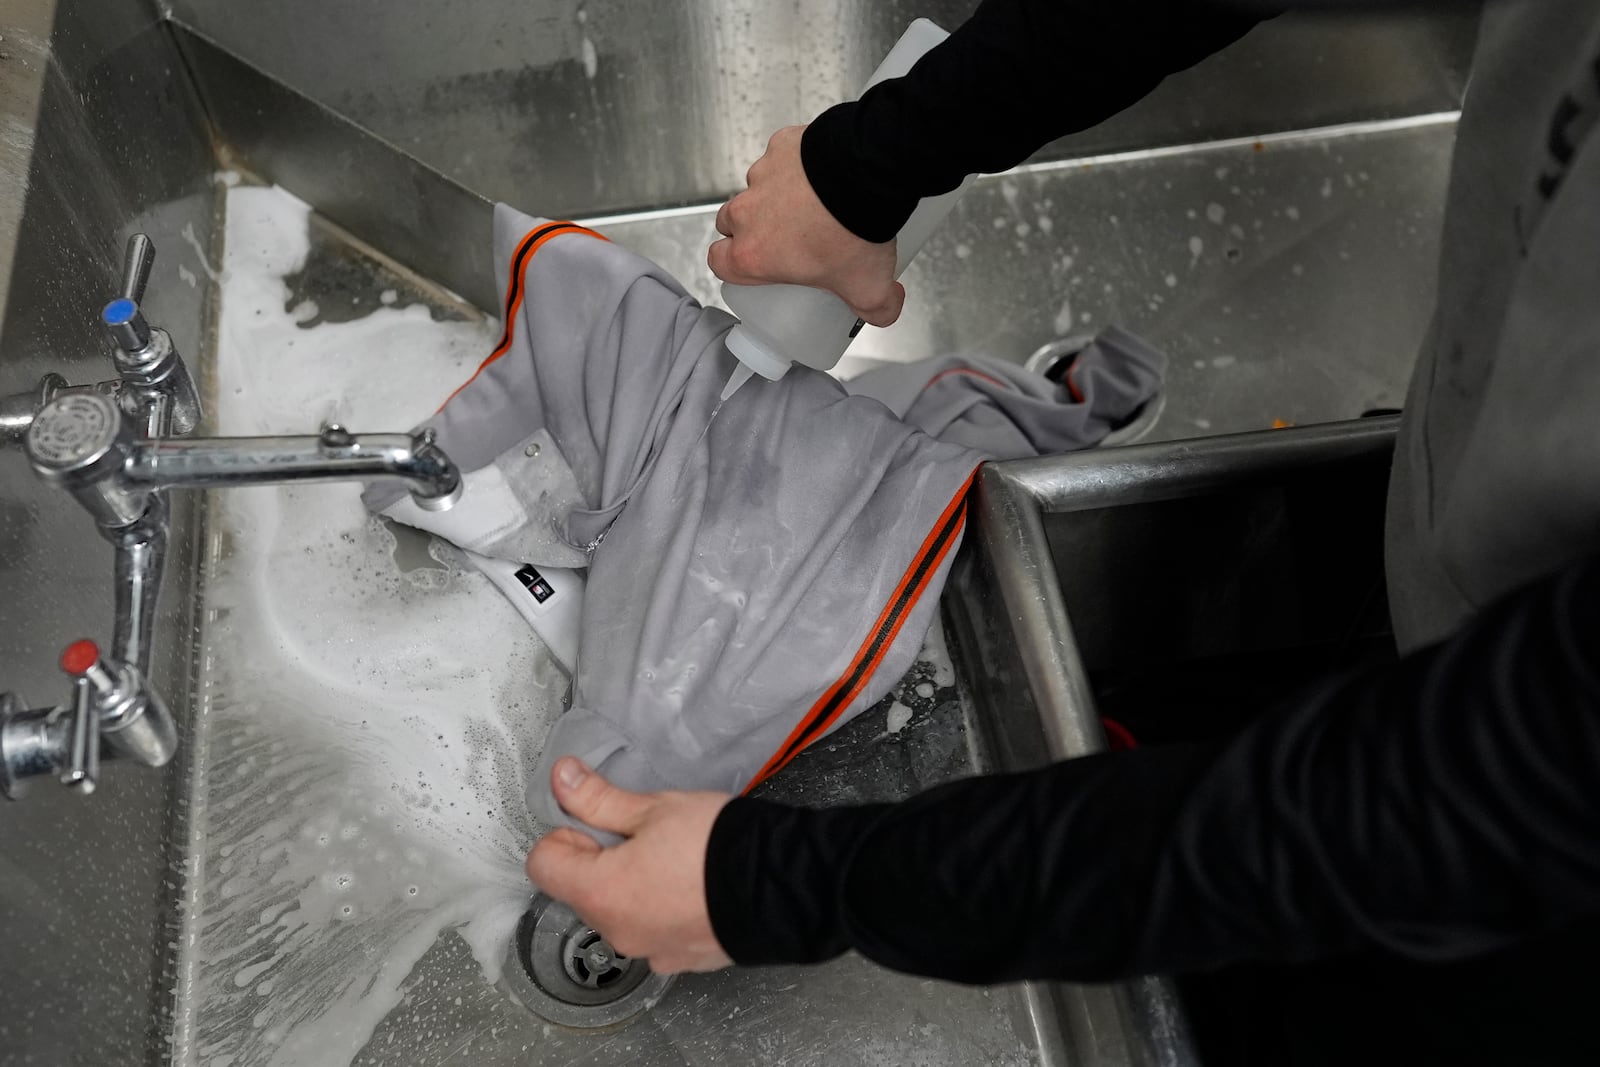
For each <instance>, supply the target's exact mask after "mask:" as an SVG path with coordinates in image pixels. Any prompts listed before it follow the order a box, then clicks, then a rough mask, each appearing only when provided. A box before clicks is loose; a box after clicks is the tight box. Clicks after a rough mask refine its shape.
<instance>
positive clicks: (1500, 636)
mask: <svg viewBox="0 0 1600 1067" xmlns="http://www.w3.org/2000/svg"><path fill="white" fill-rule="evenodd" d="M706 896H707V900H708V903H709V906H710V910H711V919H712V924H713V926H714V928H715V931H716V934H717V938H718V940H719V941H721V943H722V945H723V947H724V948H725V949H727V951H728V953H729V954H730V955H731V956H732V957H733V958H734V959H735V960H736V961H738V962H740V963H747V964H748V963H774V962H816V961H820V960H824V959H828V958H830V957H832V956H835V955H838V954H839V953H841V952H843V951H845V950H846V949H849V948H854V949H857V950H859V951H860V952H861V953H863V954H864V955H866V956H868V957H869V958H871V959H874V960H876V961H878V962H880V963H883V964H885V965H887V966H890V967H894V968H897V969H900V970H906V971H912V972H916V973H920V974H927V975H932V976H935V977H940V978H947V979H953V980H957V981H965V982H997V981H1005V980H1011V979H1020V978H1063V979H1076V980H1089V979H1110V978H1117V977H1123V976H1129V975H1136V974H1148V973H1157V972H1169V971H1184V970H1193V969H1197V968H1209V967H1215V966H1218V965H1222V964H1226V963H1229V962H1234V961H1239V960H1267V961H1298V960H1306V959H1311V958H1316V957H1323V956H1328V955H1332V954H1336V953H1341V952H1348V951H1353V950H1360V949H1364V948H1365V949H1381V950H1385V951H1387V952H1390V953H1394V954H1398V955H1401V956H1405V957H1409V958H1413V959H1425V960H1426V959H1449V958H1458V957H1463V956H1469V955H1472V954H1474V953H1479V952H1484V951H1488V950H1490V949H1493V948H1496V947H1498V946H1500V945H1503V944H1505V943H1508V942H1510V941H1512V940H1514V939H1517V938H1522V937H1526V936H1530V935H1535V934H1538V933H1541V932H1545V931H1549V930H1552V929H1555V928H1557V927H1559V926H1561V925H1562V924H1564V923H1566V922H1569V921H1571V920H1574V919H1577V918H1580V917H1583V916H1587V915H1592V914H1596V913H1600V555H1595V556H1591V557H1589V558H1587V559H1586V560H1584V561H1583V562H1581V563H1580V564H1577V565H1574V566H1572V567H1570V568H1568V569H1567V570H1565V571H1564V572H1562V573H1560V574H1558V575H1555V576H1553V577H1550V578H1547V579H1545V580H1543V581H1540V582H1537V583H1535V584H1534V585H1531V586H1529V587H1527V588H1525V589H1523V590H1521V591H1519V592H1518V593H1516V594H1514V595H1512V596H1511V597H1509V598H1507V599H1506V600H1505V601H1503V602H1502V603H1500V604H1498V605H1496V606H1494V607H1493V608H1491V609H1489V610H1486V611H1485V612H1483V613H1482V614H1481V615H1480V616H1479V617H1478V618H1476V619H1475V620H1474V621H1473V622H1472V623H1471V624H1469V625H1468V626H1467V627H1466V628H1465V629H1464V630H1463V631H1462V632H1461V633H1459V634H1457V635H1456V636H1455V637H1454V638H1452V639H1451V640H1449V641H1446V642H1445V643H1443V644H1440V645H1436V646H1434V647H1431V648H1429V649H1425V650H1423V651H1420V652H1417V653H1414V654H1412V655H1410V656H1407V657H1405V658H1403V659H1401V660H1400V661H1398V662H1397V663H1395V664H1393V665H1391V666H1387V667H1384V668H1382V669H1378V670H1373V671H1369V672H1366V673H1362V674H1358V675H1354V676H1349V677H1344V678H1340V679H1337V680H1333V681H1329V682H1327V683H1325V684H1324V685H1322V686H1320V687H1319V688H1317V689H1316V690H1314V691H1313V692H1311V693H1310V694H1308V695H1305V696H1303V697H1302V698H1300V699H1298V700H1296V701H1294V702H1292V703H1291V704H1290V705H1287V706H1286V707H1284V708H1283V709H1281V710H1279V711H1277V712H1275V713H1270V714H1267V715H1264V716H1263V717H1262V718H1260V719H1259V720H1258V721H1256V722H1255V723H1254V724H1253V725H1252V726H1251V727H1249V728H1247V729H1246V730H1245V731H1244V732H1243V733H1241V734H1240V735H1238V736H1237V737H1235V738H1234V739H1232V740H1231V741H1228V742H1225V743H1221V744H1217V745H1181V746H1171V747H1160V748H1147V749H1138V750H1135V751H1131V752H1117V753H1105V754H1100V755H1095V756H1088V757H1085V758H1082V759H1076V760H1069V761H1067V762H1064V763H1059V764H1056V765H1053V766H1050V767H1047V768H1045V769H1042V770H1039V771H1034V772H1031V773H1026V774H1010V775H1000V776H995V777H988V778H975V779H970V780H966V781H961V782H955V783H952V784H950V785H946V786H943V787H941V788H938V789H934V790H931V791H930V792H928V793H925V794H923V795H922V796H919V797H916V798H914V799H912V800H909V801H906V802H903V803H900V804H878V805H864V806H857V807H846V808H836V809H829V810H808V809H801V808H790V807H786V806H783V805H779V804H773V803H770V802H767V801H762V800H755V799H749V798H740V799H735V800H733V801H731V802H730V803H729V804H728V805H727V807H726V808H724V810H723V812H722V814H721V815H720V817H719V818H718V819H717V822H716V824H715V826H714V828H713V830H712V834H711V840H710V845H709V850H708V853H707V859H706ZM1002 946H1003V947H1002Z"/></svg>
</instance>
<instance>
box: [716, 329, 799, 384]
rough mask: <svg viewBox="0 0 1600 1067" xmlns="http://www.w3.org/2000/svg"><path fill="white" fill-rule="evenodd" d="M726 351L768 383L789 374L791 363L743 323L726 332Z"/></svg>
mask: <svg viewBox="0 0 1600 1067" xmlns="http://www.w3.org/2000/svg"><path fill="white" fill-rule="evenodd" d="M727 345H728V351H729V352H732V353H733V355H734V357H735V358H736V359H738V361H739V362H740V363H743V364H744V365H745V366H746V367H749V368H750V369H751V370H753V371H755V372H756V373H757V374H759V375H761V376H762V377H763V378H765V379H767V380H768V381H769V382H775V381H777V380H778V379H779V378H782V377H783V376H784V375H785V374H788V373H789V368H790V367H791V366H793V363H792V362H791V361H790V360H789V359H786V358H785V357H783V356H781V355H779V354H778V352H777V351H776V350H775V349H773V348H772V346H771V345H769V344H768V343H767V342H766V340H765V339H764V338H762V336H761V335H760V334H758V333H756V332H755V331H754V330H752V329H750V327H748V326H746V325H745V324H744V323H742V322H741V323H739V324H738V325H737V326H735V327H734V328H733V329H732V330H729V331H728V340H727Z"/></svg>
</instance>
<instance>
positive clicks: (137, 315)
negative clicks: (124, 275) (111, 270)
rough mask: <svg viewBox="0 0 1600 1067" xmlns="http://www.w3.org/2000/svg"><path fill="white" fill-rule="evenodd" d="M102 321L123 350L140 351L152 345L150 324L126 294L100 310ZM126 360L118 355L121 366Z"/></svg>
mask: <svg viewBox="0 0 1600 1067" xmlns="http://www.w3.org/2000/svg"><path fill="white" fill-rule="evenodd" d="M100 321H101V322H103V323H105V325H106V329H107V330H109V331H110V332H111V339H112V340H113V341H115V342H117V347H118V348H120V349H122V351H123V352H129V353H138V352H141V351H143V350H144V349H145V348H147V347H149V345H150V324H149V323H148V322H146V321H145V319H144V312H143V311H140V310H139V305H138V303H137V302H136V301H133V300H130V299H128V298H127V297H125V296H119V297H118V298H117V299H115V300H113V301H111V303H109V304H107V305H106V306H105V308H104V309H103V310H102V311H101V312H100ZM123 362H124V361H123V360H122V359H121V357H120V356H119V357H118V360H117V363H118V365H119V366H120V365H121V364H122V363H123Z"/></svg>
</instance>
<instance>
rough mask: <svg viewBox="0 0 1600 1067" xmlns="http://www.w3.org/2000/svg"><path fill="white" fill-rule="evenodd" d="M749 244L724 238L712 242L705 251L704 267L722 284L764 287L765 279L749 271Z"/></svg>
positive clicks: (736, 239)
mask: <svg viewBox="0 0 1600 1067" xmlns="http://www.w3.org/2000/svg"><path fill="white" fill-rule="evenodd" d="M746 248H749V242H747V240H746V242H739V240H738V238H733V237H725V238H722V240H720V242H712V246H710V248H707V250H706V266H707V267H710V272H712V274H715V275H717V277H718V278H722V280H723V282H733V283H734V285H765V283H766V278H765V277H762V275H758V274H755V272H754V270H752V269H750V256H749V253H746V251H744V250H746Z"/></svg>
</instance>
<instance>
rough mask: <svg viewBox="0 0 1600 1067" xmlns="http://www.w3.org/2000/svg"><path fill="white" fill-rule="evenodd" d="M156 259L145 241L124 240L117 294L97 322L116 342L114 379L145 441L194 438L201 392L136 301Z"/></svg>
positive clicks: (164, 335) (169, 341)
mask: <svg viewBox="0 0 1600 1067" xmlns="http://www.w3.org/2000/svg"><path fill="white" fill-rule="evenodd" d="M155 258H156V246H155V245H154V244H153V243H152V242H151V240H150V238H148V237H146V236H145V235H144V234H142V233H136V234H134V235H133V236H132V237H130V238H128V247H127V250H126V253H125V254H124V256H123V262H122V289H121V292H120V294H119V295H118V296H117V298H116V299H115V300H113V301H111V302H110V303H109V304H107V305H106V306H105V308H104V309H102V310H101V312H100V321H101V323H103V324H104V325H105V328H106V330H107V331H108V332H109V333H110V334H111V339H112V340H113V341H115V342H116V343H117V349H116V351H115V352H114V353H112V361H113V362H114V363H115V364H116V367H117V374H118V375H120V376H121V378H122V381H123V382H124V383H125V385H126V386H127V389H126V390H125V392H124V395H123V404H124V408H125V410H127V412H128V414H129V415H133V416H135V417H138V418H140V420H141V422H142V424H143V425H142V429H143V433H144V436H146V437H166V436H169V435H183V434H188V433H193V432H194V430H195V428H196V427H197V426H198V425H199V424H200V414H201V412H200V393H199V390H197V389H196V388H195V386H194V379H193V378H192V377H191V376H190V374H189V368H188V366H186V365H185V364H184V362H183V358H182V357H181V356H179V355H178V350H177V349H176V348H175V347H173V344H172V338H171V336H169V335H168V334H167V331H165V330H158V329H156V328H154V327H152V326H151V325H150V324H149V323H148V322H147V321H145V317H144V312H143V311H142V310H140V308H139V302H140V301H142V300H143V299H144V289H145V283H146V282H148V281H149V280H150V268H151V267H152V266H153V265H154V263H155Z"/></svg>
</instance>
